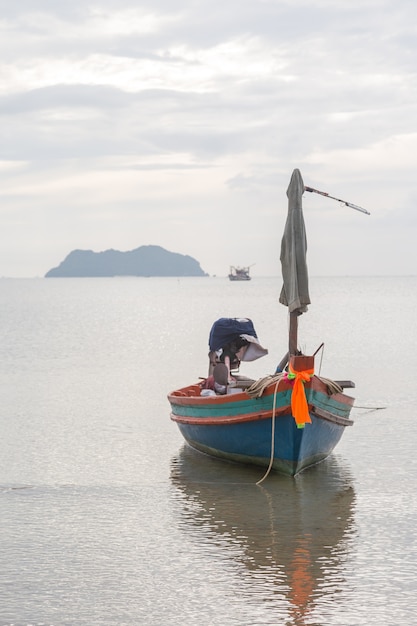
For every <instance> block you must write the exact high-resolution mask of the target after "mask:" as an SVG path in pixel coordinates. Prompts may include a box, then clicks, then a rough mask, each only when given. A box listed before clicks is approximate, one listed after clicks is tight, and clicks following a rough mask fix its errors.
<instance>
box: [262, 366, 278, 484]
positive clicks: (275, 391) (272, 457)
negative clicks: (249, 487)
mask: <svg viewBox="0 0 417 626" xmlns="http://www.w3.org/2000/svg"><path fill="white" fill-rule="evenodd" d="M280 380H281V377H280V378H279V379H278V380H277V382H276V383H275V389H274V402H273V405H272V423H271V458H270V459H269V466H268V469H267V470H266V472H265V474H264V475H263V476H262V478H261V480H258V482H257V483H256V484H257V485H260V484H261V483H262V482H263V481H264V480H265V478H266V477H267V476H268V475H269V472H270V471H271V469H272V465H273V463H274V447H275V412H276V403H277V391H278V385H279V383H280Z"/></svg>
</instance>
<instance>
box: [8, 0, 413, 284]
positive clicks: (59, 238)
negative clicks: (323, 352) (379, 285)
mask: <svg viewBox="0 0 417 626" xmlns="http://www.w3.org/2000/svg"><path fill="white" fill-rule="evenodd" d="M0 6H1V13H0V16H1V17H0V31H1V32H0V79H1V80H0V116H1V124H0V152H1V154H0V174H1V185H0V194H1V202H0V242H1V245H0V276H10V277H25V276H43V275H44V274H45V273H46V272H47V271H48V270H49V269H51V268H52V267H55V266H57V265H58V264H59V263H60V262H61V261H62V260H63V259H64V258H65V257H66V256H67V254H69V252H70V251H71V250H73V249H87V250H94V251H96V252H99V251H102V250H106V249H109V248H114V249H117V250H131V249H134V248H137V247H139V246H141V245H148V244H154V245H160V246H163V247H164V248H166V249H168V250H170V251H173V252H179V253H181V254H188V255H191V256H193V257H194V258H196V259H197V260H198V261H199V262H200V264H201V267H202V269H203V270H204V271H206V272H208V273H209V274H216V275H218V276H221V275H226V274H227V273H228V271H229V265H252V264H254V267H253V268H252V275H253V276H256V275H259V276H263V275H278V274H279V273H280V262H279V254H280V241H281V236H282V231H283V228H284V223H285V218H286V213H287V197H286V189H287V186H288V183H289V180H290V177H291V173H292V171H293V169H294V168H299V169H300V171H301V173H302V176H303V179H304V183H305V184H306V185H310V186H312V187H315V188H317V189H320V190H323V191H326V192H328V193H330V194H331V195H334V196H337V197H339V198H342V199H345V200H347V201H349V202H352V203H355V204H358V205H360V206H363V207H365V208H367V209H368V210H369V211H370V212H371V215H370V216H367V215H363V214H361V213H358V212H356V211H354V210H352V209H349V208H346V207H343V206H341V205H339V204H338V203H337V202H334V201H331V200H328V199H325V198H322V197H320V196H318V195H315V194H309V193H305V194H304V216H305V221H306V228H307V237H308V266H309V271H310V275H356V274H364V275H384V274H417V253H416V251H415V248H416V243H415V240H416V235H417V217H416V206H415V205H416V199H417V175H416V166H417V157H416V155H417V3H416V2H415V0H396V2H392V0H228V1H227V2H224V1H222V2H220V1H219V0H181V2H177V1H176V0H142V1H141V2H137V1H136V2H132V1H130V0H117V1H116V0H97V2H89V1H88V0H83V1H80V0H72V1H71V2H64V1H63V0H19V1H18V2H4V0H3V1H0Z"/></svg>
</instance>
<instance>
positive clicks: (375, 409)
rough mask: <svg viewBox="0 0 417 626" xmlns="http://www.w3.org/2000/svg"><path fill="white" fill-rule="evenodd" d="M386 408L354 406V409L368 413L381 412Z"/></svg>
mask: <svg viewBox="0 0 417 626" xmlns="http://www.w3.org/2000/svg"><path fill="white" fill-rule="evenodd" d="M386 408H387V407H386V406H358V405H356V404H354V405H353V406H352V409H365V410H366V411H381V410H382V409H386Z"/></svg>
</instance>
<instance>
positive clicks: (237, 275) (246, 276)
mask: <svg viewBox="0 0 417 626" xmlns="http://www.w3.org/2000/svg"><path fill="white" fill-rule="evenodd" d="M249 272H250V265H249V266H247V267H236V266H235V265H231V266H230V270H229V280H251V277H250V273H249Z"/></svg>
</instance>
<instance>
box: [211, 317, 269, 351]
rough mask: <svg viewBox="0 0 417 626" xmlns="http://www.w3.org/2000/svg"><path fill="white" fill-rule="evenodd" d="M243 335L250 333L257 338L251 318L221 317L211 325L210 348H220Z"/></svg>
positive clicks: (213, 349) (214, 349)
mask: <svg viewBox="0 0 417 626" xmlns="http://www.w3.org/2000/svg"><path fill="white" fill-rule="evenodd" d="M241 335H249V336H250V337H255V339H257V337H258V336H257V334H256V332H255V328H254V326H253V323H252V321H251V320H250V319H248V318H246V317H243V318H236V317H221V318H220V319H218V320H217V321H216V322H214V324H213V326H212V327H211V331H210V337H209V347H210V350H212V351H213V352H215V351H216V350H220V348H223V347H224V346H226V345H227V344H228V343H230V342H231V341H235V340H236V339H237V338H238V337H240V336H241Z"/></svg>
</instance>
